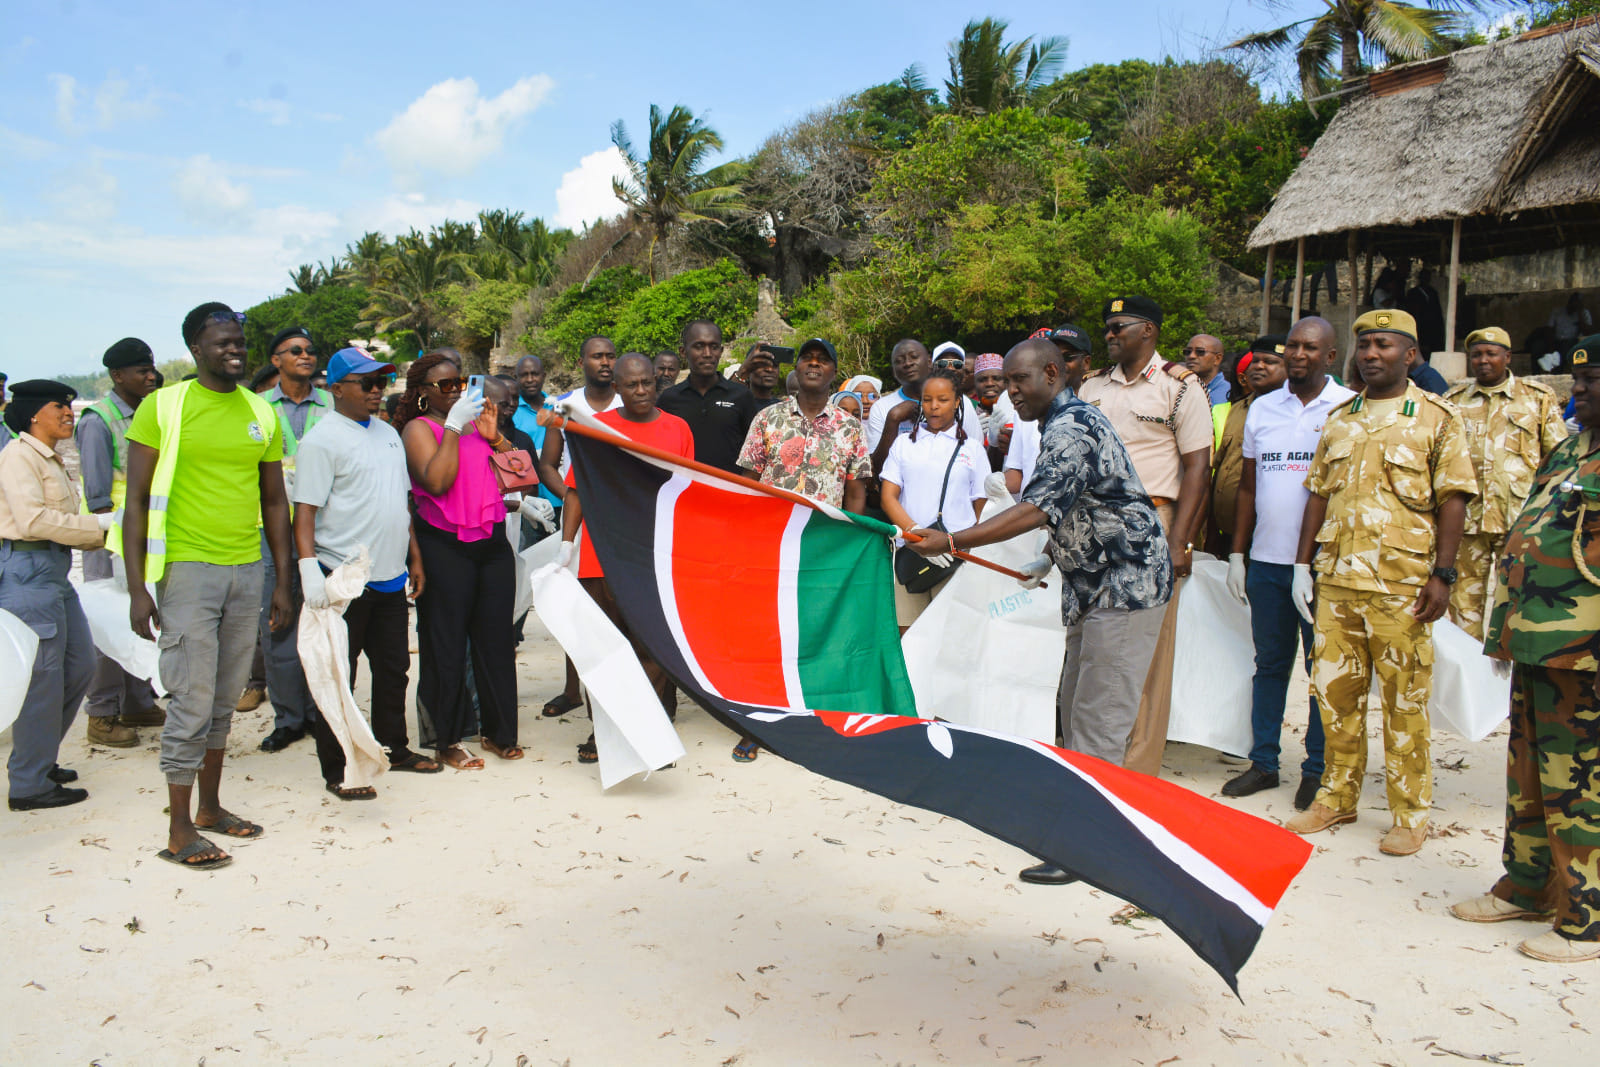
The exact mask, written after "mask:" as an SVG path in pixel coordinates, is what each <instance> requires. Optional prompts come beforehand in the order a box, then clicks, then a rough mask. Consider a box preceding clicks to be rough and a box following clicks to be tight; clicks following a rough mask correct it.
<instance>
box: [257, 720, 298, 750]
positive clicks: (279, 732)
mask: <svg viewBox="0 0 1600 1067" xmlns="http://www.w3.org/2000/svg"><path fill="white" fill-rule="evenodd" d="M305 735H306V732H305V731H304V730H296V729H293V728H291V727H288V726H280V727H278V728H277V729H276V730H274V731H272V732H271V733H270V734H268V735H267V736H266V737H264V738H262V739H261V751H263V752H277V751H280V750H282V749H285V748H288V747H289V746H290V745H292V744H294V743H295V742H296V741H298V740H300V739H301V738H302V737H304V736H305Z"/></svg>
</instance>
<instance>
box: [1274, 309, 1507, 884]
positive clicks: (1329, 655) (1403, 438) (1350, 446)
mask: <svg viewBox="0 0 1600 1067" xmlns="http://www.w3.org/2000/svg"><path fill="white" fill-rule="evenodd" d="M1355 332H1356V361H1357V363H1358V364H1359V365H1360V368H1361V377H1362V380H1363V381H1364V382H1365V383H1366V388H1365V390H1364V391H1363V392H1361V393H1360V394H1358V395H1357V396H1355V397H1353V398H1351V399H1350V400H1348V401H1346V402H1345V403H1344V404H1341V405H1340V406H1339V407H1337V408H1335V409H1334V410H1333V411H1332V412H1330V413H1329V415H1328V420H1327V422H1326V423H1324V425H1323V430H1322V440H1321V441H1320V442H1318V444H1317V452H1316V456H1315V458H1314V459H1313V460H1312V462H1311V472H1310V474H1309V475H1308V476H1307V477H1306V488H1307V489H1309V490H1311V497H1310V498H1309V499H1308V500H1307V501H1306V510H1305V516H1304V518H1303V521H1302V523H1301V527H1300V549H1299V552H1298V555H1297V557H1296V559H1297V562H1296V564H1295V574H1294V587H1293V596H1294V600H1295V603H1296V606H1297V607H1299V609H1300V613H1301V615H1303V616H1304V617H1305V618H1306V619H1307V620H1308V621H1310V622H1311V623H1312V624H1313V625H1314V626H1315V627H1316V639H1315V643H1314V649H1313V653H1312V655H1313V663H1312V667H1311V685H1312V689H1313V690H1314V692H1315V693H1316V697H1317V704H1318V707H1319V708H1320V710H1321V712H1322V726H1323V732H1324V734H1325V736H1326V746H1325V758H1326V767H1325V768H1324V770H1323V772H1322V788H1321V789H1319V790H1318V791H1317V796H1316V799H1315V800H1314V801H1313V802H1312V804H1311V807H1310V808H1309V809H1308V810H1306V811H1305V812H1303V813H1301V814H1299V815H1296V816H1295V817H1294V818H1292V819H1290V820H1289V822H1288V823H1287V824H1286V825H1287V826H1288V828H1289V829H1290V830H1293V831H1294V832H1295V833H1298V834H1311V833H1316V832H1317V831H1319V830H1326V829H1328V828H1329V827H1331V826H1336V825H1338V824H1339V823H1343V822H1353V821H1354V820H1355V817H1356V802H1357V801H1358V800H1359V799H1360V796H1361V778H1362V775H1364V774H1365V773H1366V767H1367V694H1368V693H1369V692H1370V690H1371V688H1372V676H1373V674H1374V673H1376V674H1377V676H1378V686H1379V692H1380V693H1381V694H1382V698H1383V749H1384V777H1385V780H1386V781H1387V783H1388V794H1389V811H1390V812H1391V813H1392V814H1393V816H1394V827H1393V828H1392V829H1390V831H1389V832H1388V834H1386V835H1385V836H1384V838H1383V842H1382V844H1381V845H1380V846H1379V849H1380V850H1381V851H1383V852H1385V853H1387V854H1389V855H1391V856H1408V855H1410V854H1411V853H1413V852H1416V851H1417V850H1418V849H1420V848H1421V847H1422V842H1423V841H1424V840H1425V839H1426V838H1427V836H1428V811H1429V807H1430V805H1431V803H1432V799H1433V769H1432V766H1431V765H1430V763H1429V757H1428V741H1429V733H1428V693H1429V690H1430V688H1431V684H1432V681H1433V641H1432V623H1433V622H1434V620H1435V619H1438V618H1439V617H1440V616H1442V615H1443V614H1444V612H1445V607H1446V605H1447V604H1448V602H1449V599H1450V587H1451V585H1453V584H1454V583H1455V581H1456V572H1455V569H1454V564H1455V558H1456V549H1457V547H1458V546H1459V544H1460V541H1461V528H1462V523H1463V520H1464V518H1465V515H1466V505H1467V501H1468V500H1470V499H1471V498H1472V497H1473V496H1475V495H1476V494H1477V491H1478V479H1477V476H1476V475H1475V474H1474V472H1473V470H1472V457H1471V453H1470V452H1469V450H1468V446H1467V431H1466V428H1465V427H1464V425H1463V422H1462V418H1461V415H1460V413H1459V412H1457V411H1456V409H1455V408H1454V407H1452V406H1451V405H1450V404H1449V403H1447V402H1446V401H1444V400H1442V399H1440V398H1438V397H1436V396H1434V395H1433V394H1432V393H1428V392H1426V391H1424V390H1422V389H1420V388H1418V387H1417V386H1416V385H1415V384H1414V383H1412V382H1411V381H1409V380H1408V379H1407V377H1406V367H1407V365H1408V361H1409V360H1410V358H1411V356H1412V353H1413V352H1415V350H1416V346H1417V326H1416V322H1415V321H1414V320H1413V319H1412V317H1411V316H1410V315H1408V314H1406V313H1405V312H1403V311H1390V310H1378V311H1371V312H1368V313H1367V314H1365V315H1362V316H1361V317H1360V318H1358V319H1357V320H1356V322H1355ZM1313 557H1315V560H1316V569H1317V578H1316V582H1315V587H1314V589H1313V584H1312V576H1311V564H1312V560H1313ZM1313 602H1314V603H1315V609H1314V610H1315V618H1313V617H1312V612H1313V607H1312V605H1313Z"/></svg>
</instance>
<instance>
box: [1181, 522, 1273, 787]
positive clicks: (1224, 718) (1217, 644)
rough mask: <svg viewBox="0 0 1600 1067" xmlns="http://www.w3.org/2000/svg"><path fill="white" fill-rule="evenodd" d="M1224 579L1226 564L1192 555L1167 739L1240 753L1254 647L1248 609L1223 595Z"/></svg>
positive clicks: (1245, 741)
mask: <svg viewBox="0 0 1600 1067" xmlns="http://www.w3.org/2000/svg"><path fill="white" fill-rule="evenodd" d="M1227 578H1228V565H1227V564H1226V563H1224V562H1223V561H1222V560H1219V559H1217V558H1216V557H1215V556H1212V555H1209V554H1207V553H1204V552H1196V553H1194V569H1193V571H1192V572H1191V575H1190V578H1189V580H1188V581H1187V582H1185V583H1184V586H1183V592H1182V595H1181V596H1179V597H1178V641H1177V646H1176V650H1175V651H1174V653H1173V657H1172V717H1171V718H1170V719H1169V720H1168V721H1167V740H1168V741H1184V742H1187V743H1188V744H1191V745H1204V746H1205V747H1206V748H1214V749H1216V750H1217V751H1219V752H1227V753H1231V754H1233V755H1235V756H1245V755H1248V754H1249V752H1250V745H1251V730H1250V680H1251V677H1252V676H1253V675H1254V674H1255V671H1256V651H1255V644H1254V642H1253V641H1252V640H1251V637H1250V609H1249V608H1246V607H1245V606H1244V605H1243V604H1241V603H1239V602H1238V601H1237V600H1235V599H1234V598H1233V597H1232V596H1231V595H1230V594H1229V593H1228V587H1227V584H1226V583H1227Z"/></svg>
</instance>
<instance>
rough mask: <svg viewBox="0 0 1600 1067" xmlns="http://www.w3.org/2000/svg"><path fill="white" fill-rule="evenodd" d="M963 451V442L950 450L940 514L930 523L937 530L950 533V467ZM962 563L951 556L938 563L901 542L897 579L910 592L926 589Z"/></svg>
mask: <svg viewBox="0 0 1600 1067" xmlns="http://www.w3.org/2000/svg"><path fill="white" fill-rule="evenodd" d="M960 454H961V442H960V441H957V442H956V447H955V451H953V452H951V453H950V462H949V463H947V464H945V468H944V484H943V485H941V486H940V487H939V514H938V515H936V516H934V520H933V521H932V522H930V523H929V524H928V525H927V529H929V530H938V531H939V532H940V533H942V534H945V535H946V536H948V535H949V531H947V530H946V529H945V528H944V497H945V494H946V493H948V492H949V491H950V471H951V469H952V468H954V467H955V465H956V457H957V456H958V455H960ZM959 566H961V561H960V560H959V559H952V560H951V561H950V562H949V563H935V562H934V561H933V560H931V559H929V558H927V557H926V556H919V555H917V553H916V550H915V549H913V548H912V547H911V546H910V545H901V546H900V547H899V548H897V549H896V550H895V553H894V577H895V581H897V582H899V583H900V584H901V585H903V586H905V587H906V592H908V593H926V592H927V591H928V590H930V589H932V588H933V587H934V586H936V585H938V584H939V583H940V582H942V581H944V580H945V579H946V578H948V577H950V575H951V574H953V573H955V569H956V568H957V567H959Z"/></svg>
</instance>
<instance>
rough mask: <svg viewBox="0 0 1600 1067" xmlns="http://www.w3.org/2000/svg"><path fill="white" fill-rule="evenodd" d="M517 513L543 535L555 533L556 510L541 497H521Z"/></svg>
mask: <svg viewBox="0 0 1600 1067" xmlns="http://www.w3.org/2000/svg"><path fill="white" fill-rule="evenodd" d="M517 512H518V513H519V514H521V515H522V517H523V518H525V519H527V520H528V521H529V522H531V523H533V524H534V525H535V526H537V527H539V528H540V529H541V530H543V531H544V532H545V533H555V532H556V509H555V508H554V507H552V506H551V504H550V501H548V500H546V499H544V498H543V497H537V496H525V497H523V498H522V503H521V504H519V505H518V506H517Z"/></svg>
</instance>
